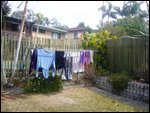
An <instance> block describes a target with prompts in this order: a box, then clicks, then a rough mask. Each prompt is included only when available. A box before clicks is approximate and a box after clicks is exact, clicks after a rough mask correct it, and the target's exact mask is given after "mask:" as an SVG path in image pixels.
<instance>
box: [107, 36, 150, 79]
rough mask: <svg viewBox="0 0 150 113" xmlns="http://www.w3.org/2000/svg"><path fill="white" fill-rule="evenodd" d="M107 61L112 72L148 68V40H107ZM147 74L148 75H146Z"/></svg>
mask: <svg viewBox="0 0 150 113" xmlns="http://www.w3.org/2000/svg"><path fill="white" fill-rule="evenodd" d="M106 45H107V61H108V64H109V70H111V71H112V72H118V71H128V72H140V71H141V72H144V71H146V70H148V66H149V62H148V52H149V51H148V41H147V40H146V39H144V38H137V39H134V38H119V39H113V40H107V41H106ZM148 76H149V75H148Z"/></svg>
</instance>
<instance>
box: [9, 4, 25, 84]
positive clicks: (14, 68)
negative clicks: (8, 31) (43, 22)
mask: <svg viewBox="0 0 150 113" xmlns="http://www.w3.org/2000/svg"><path fill="white" fill-rule="evenodd" d="M27 5H28V1H26V2H25V7H24V13H23V17H22V22H21V30H20V34H19V41H18V44H17V53H16V57H15V64H14V66H13V72H12V76H11V80H10V82H12V80H13V77H14V75H15V71H16V65H17V62H18V56H19V50H20V45H21V40H22V33H23V28H24V22H25V16H26V12H27Z"/></svg>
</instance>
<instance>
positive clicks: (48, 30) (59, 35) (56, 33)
mask: <svg viewBox="0 0 150 113" xmlns="http://www.w3.org/2000/svg"><path fill="white" fill-rule="evenodd" d="M36 29H37V27H36V25H33V30H32V36H33V37H35V36H36ZM66 35H67V31H66V30H62V29H58V28H55V27H50V26H47V27H45V26H42V25H40V26H39V33H38V34H37V37H44V38H51V39H63V38H66Z"/></svg>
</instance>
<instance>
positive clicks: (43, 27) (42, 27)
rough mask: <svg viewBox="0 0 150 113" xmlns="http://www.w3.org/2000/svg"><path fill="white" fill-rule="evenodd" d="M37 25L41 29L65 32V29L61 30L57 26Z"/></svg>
mask: <svg viewBox="0 0 150 113" xmlns="http://www.w3.org/2000/svg"><path fill="white" fill-rule="evenodd" d="M34 26H36V25H35V24H34ZM39 27H40V28H41V29H47V30H51V31H53V32H59V33H67V31H66V30H62V29H58V28H54V27H50V26H47V27H46V26H42V25H39Z"/></svg>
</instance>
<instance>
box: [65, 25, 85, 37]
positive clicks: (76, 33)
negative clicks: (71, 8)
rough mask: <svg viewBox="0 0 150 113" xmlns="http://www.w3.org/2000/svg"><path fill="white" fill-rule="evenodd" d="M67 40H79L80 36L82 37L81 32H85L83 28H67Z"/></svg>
mask: <svg viewBox="0 0 150 113" xmlns="http://www.w3.org/2000/svg"><path fill="white" fill-rule="evenodd" d="M67 31H68V33H67V38H71V39H79V38H80V36H82V35H83V32H84V31H85V27H75V28H69V29H67Z"/></svg>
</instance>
